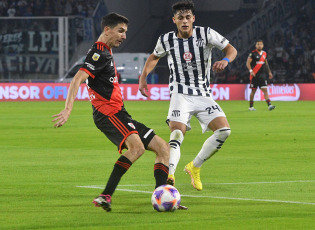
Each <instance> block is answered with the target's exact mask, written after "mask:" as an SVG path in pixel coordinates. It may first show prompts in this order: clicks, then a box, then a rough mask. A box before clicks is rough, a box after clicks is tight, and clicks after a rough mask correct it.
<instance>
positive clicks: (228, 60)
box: [222, 57, 230, 63]
mask: <svg viewBox="0 0 315 230" xmlns="http://www.w3.org/2000/svg"><path fill="white" fill-rule="evenodd" d="M222 60H225V61H227V62H228V63H230V59H228V58H227V57H225V58H223V59H222Z"/></svg>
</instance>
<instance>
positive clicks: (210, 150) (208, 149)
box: [193, 127, 231, 168]
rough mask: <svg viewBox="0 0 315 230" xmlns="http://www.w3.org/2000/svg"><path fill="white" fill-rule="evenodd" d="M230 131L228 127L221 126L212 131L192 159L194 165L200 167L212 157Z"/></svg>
mask: <svg viewBox="0 0 315 230" xmlns="http://www.w3.org/2000/svg"><path fill="white" fill-rule="evenodd" d="M230 133H231V129H230V128H227V127H225V128H221V129H218V130H216V131H214V133H213V135H212V136H211V137H209V138H208V139H207V140H206V141H205V142H204V144H203V146H202V148H201V150H200V152H199V153H198V155H197V156H196V158H195V159H194V160H193V164H194V166H195V167H198V168H200V167H201V165H202V164H203V163H204V162H205V161H206V160H208V159H209V158H210V157H212V156H213V155H214V154H215V153H216V152H217V151H218V150H219V149H221V146H222V145H223V143H224V141H225V140H226V139H227V138H228V136H229V135H230Z"/></svg>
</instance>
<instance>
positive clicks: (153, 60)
mask: <svg viewBox="0 0 315 230" xmlns="http://www.w3.org/2000/svg"><path fill="white" fill-rule="evenodd" d="M159 60H160V57H157V56H155V55H154V54H151V55H150V56H149V57H148V59H147V61H146V62H145V65H144V68H143V71H142V73H141V75H140V78H139V90H140V92H141V94H142V95H143V96H145V97H148V95H147V93H146V92H148V85H147V80H146V78H147V76H148V74H149V73H151V71H152V70H153V69H154V68H155V66H156V65H157V63H158V62H159Z"/></svg>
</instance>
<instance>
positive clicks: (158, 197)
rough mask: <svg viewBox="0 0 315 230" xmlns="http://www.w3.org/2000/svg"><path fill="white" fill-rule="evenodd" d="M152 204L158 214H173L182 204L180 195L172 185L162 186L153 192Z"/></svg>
mask: <svg viewBox="0 0 315 230" xmlns="http://www.w3.org/2000/svg"><path fill="white" fill-rule="evenodd" d="M151 202H152V206H153V208H154V209H155V210H156V211H158V212H173V211H175V210H176V209H177V207H178V205H179V204H180V194H179V192H178V190H177V189H176V188H175V187H174V186H172V185H161V186H159V187H157V188H156V189H155V190H154V191H153V194H152V197H151Z"/></svg>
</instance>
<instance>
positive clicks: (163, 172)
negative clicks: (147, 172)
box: [154, 163, 168, 188]
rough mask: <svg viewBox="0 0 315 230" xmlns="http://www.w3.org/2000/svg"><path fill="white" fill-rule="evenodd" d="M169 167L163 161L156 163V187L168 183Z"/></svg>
mask: <svg viewBox="0 0 315 230" xmlns="http://www.w3.org/2000/svg"><path fill="white" fill-rule="evenodd" d="M167 176H168V167H167V166H166V165H164V164H162V163H156V164H154V177H155V188H157V187H159V186H160V185H164V184H166V180H167Z"/></svg>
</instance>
